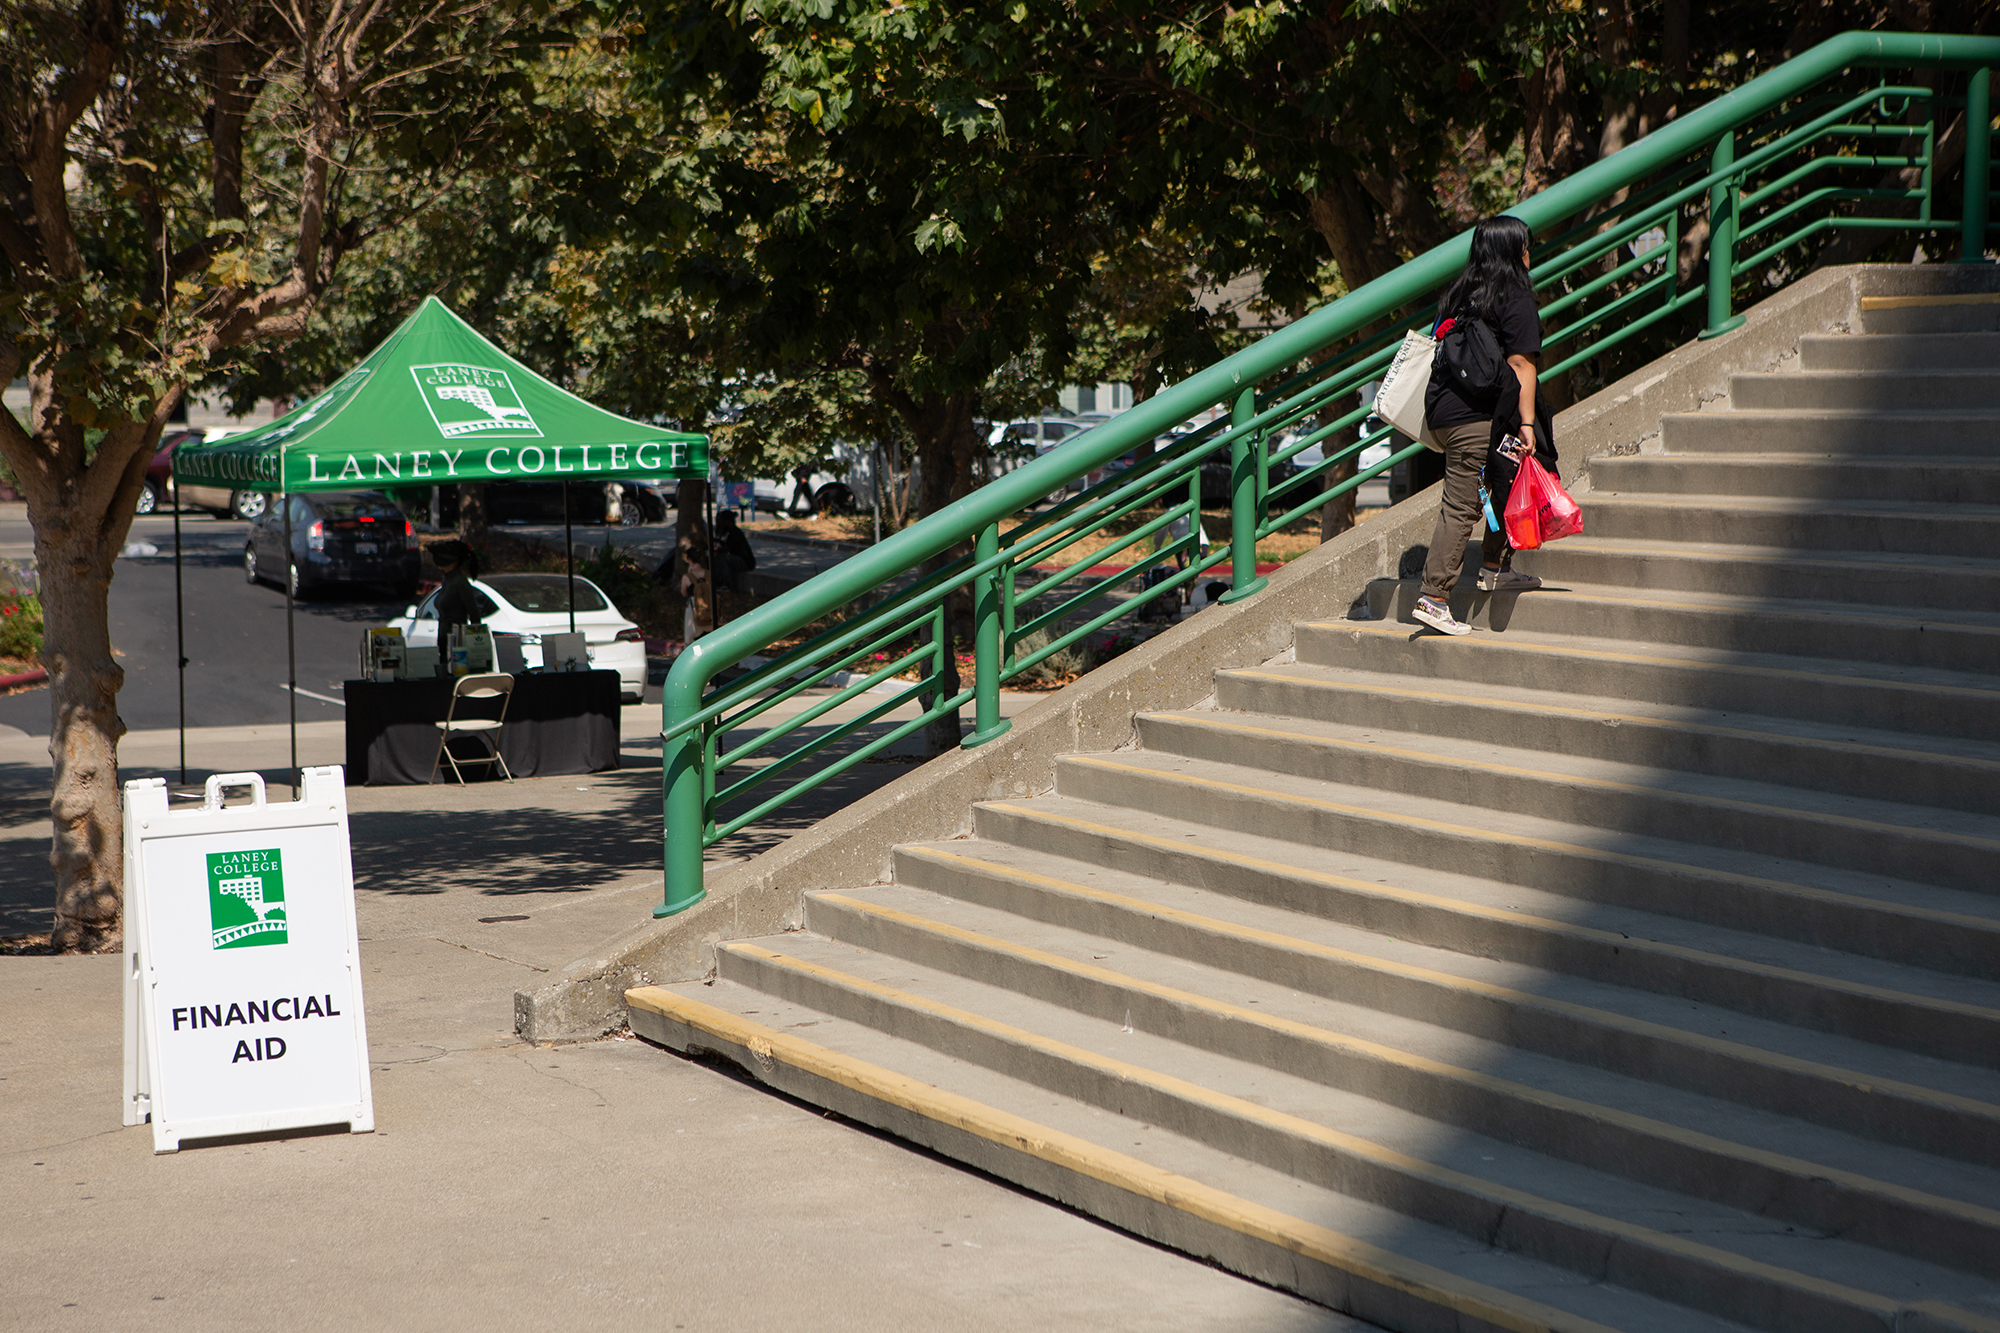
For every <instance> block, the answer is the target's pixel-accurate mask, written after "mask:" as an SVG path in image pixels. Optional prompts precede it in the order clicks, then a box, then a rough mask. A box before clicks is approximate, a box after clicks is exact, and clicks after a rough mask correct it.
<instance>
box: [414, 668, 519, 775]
mask: <svg viewBox="0 0 2000 1333" xmlns="http://www.w3.org/2000/svg"><path fill="white" fill-rule="evenodd" d="M495 695H498V696H499V697H500V716H499V717H460V716H459V715H458V702H459V700H461V699H480V700H485V699H491V698H493V697H494V696H495ZM513 696H514V678H513V677H512V676H509V675H505V674H503V673H499V672H495V673H493V674H490V675H481V676H460V677H459V678H458V682H457V683H456V684H454V685H453V686H452V687H451V706H450V707H449V708H447V709H446V710H445V715H444V721H442V722H440V723H438V724H437V728H438V752H437V757H436V758H435V759H433V760H431V781H432V782H436V781H437V774H438V766H439V765H440V764H445V763H449V764H450V765H451V773H452V776H453V777H455V778H457V779H458V785H459V786H461V787H463V786H464V785H465V774H464V773H463V772H461V771H460V767H461V765H464V766H472V765H477V764H489V765H490V764H498V765H499V766H500V774H501V776H502V777H504V778H506V779H507V781H509V782H512V781H513V780H514V775H513V774H512V773H510V772H508V771H507V761H506V759H505V758H503V757H502V756H501V754H500V726H501V724H502V723H504V722H505V721H506V720H507V705H508V703H509V702H511V701H512V699H513ZM454 736H479V737H481V738H483V739H484V740H485V742H486V744H487V747H488V751H489V752H488V753H487V755H486V757H485V758H483V759H460V758H459V757H458V756H457V755H455V754H453V753H452V752H451V738H452V737H454Z"/></svg>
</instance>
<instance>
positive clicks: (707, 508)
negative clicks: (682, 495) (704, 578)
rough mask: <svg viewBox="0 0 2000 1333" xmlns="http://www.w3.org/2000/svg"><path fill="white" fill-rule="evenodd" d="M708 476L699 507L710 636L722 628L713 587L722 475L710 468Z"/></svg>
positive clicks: (720, 602) (720, 613)
mask: <svg viewBox="0 0 2000 1333" xmlns="http://www.w3.org/2000/svg"><path fill="white" fill-rule="evenodd" d="M708 475H709V478H710V480H709V484H708V485H706V486H704V487H702V488H701V507H702V510H703V512H704V513H705V514H706V515H707V517H706V518H704V519H703V521H702V528H703V532H702V535H703V536H704V537H706V538H707V539H708V550H707V551H706V552H705V553H704V554H703V557H702V563H703V564H705V565H707V566H708V629H709V632H710V633H711V634H712V633H714V632H715V631H716V630H719V629H721V628H722V599H721V598H720V597H718V596H716V587H715V492H716V488H717V487H718V486H720V485H721V484H722V473H721V470H720V469H719V468H714V467H711V468H710V469H709V472H708Z"/></svg>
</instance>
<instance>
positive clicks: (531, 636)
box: [390, 574, 646, 703]
mask: <svg viewBox="0 0 2000 1333" xmlns="http://www.w3.org/2000/svg"><path fill="white" fill-rule="evenodd" d="M472 586H473V588H474V589H475V590H477V591H478V593H479V594H480V598H481V601H480V604H479V609H480V611H481V613H482V614H483V615H484V616H485V622H486V628H488V629H490V630H492V631H493V632H494V633H496V634H518V635H520V636H521V646H522V648H524V649H526V650H527V658H528V662H529V664H530V665H536V664H539V663H540V661H541V656H542V655H541V642H542V636H543V635H544V634H563V633H567V632H568V630H569V625H570V619H569V580H568V579H567V578H565V577H564V576H563V575H561V574H489V575H487V576H486V577H485V578H483V579H474V580H473V581H472ZM439 591H442V589H440V590H439ZM437 597H438V595H437V592H433V593H431V594H430V596H428V597H426V598H424V600H423V601H422V602H419V603H418V604H417V605H415V606H412V607H409V608H407V609H406V610H405V611H404V612H403V615H402V618H401V619H399V620H394V621H391V622H390V624H391V625H392V626H393V627H394V628H397V629H400V630H402V631H403V639H404V641H405V642H407V643H408V644H409V645H410V646H411V647H413V648H422V647H434V646H436V644H437V641H438V622H437V610H436V606H437ZM576 629H577V632H578V633H579V634H581V635H583V645H584V652H585V653H586V654H587V655H588V656H589V658H590V664H591V666H592V667H594V668H595V669H597V670H599V671H616V672H617V673H618V692H619V694H620V695H621V696H622V697H623V699H624V700H625V702H627V703H637V702H638V701H639V700H640V699H641V698H643V697H644V695H645V691H646V640H645V636H644V635H643V634H641V633H640V632H639V627H638V626H637V625H636V624H634V623H633V622H631V621H629V620H627V619H626V618H625V617H624V616H622V615H620V614H618V608H617V607H615V606H613V605H612V604H611V599H610V598H608V597H606V596H605V595H604V593H603V592H602V591H601V590H600V589H599V588H598V586H597V585H596V584H595V583H592V582H591V581H590V580H589V579H585V578H579V579H578V580H577V581H576Z"/></svg>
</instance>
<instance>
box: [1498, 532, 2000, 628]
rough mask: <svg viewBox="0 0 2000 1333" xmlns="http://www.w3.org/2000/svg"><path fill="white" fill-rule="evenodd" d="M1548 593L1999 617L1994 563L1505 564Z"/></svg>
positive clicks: (1663, 546)
mask: <svg viewBox="0 0 2000 1333" xmlns="http://www.w3.org/2000/svg"><path fill="white" fill-rule="evenodd" d="M1514 563H1515V564H1516V565H1517V566H1518V567H1519V568H1521V569H1523V570H1525V571H1527V572H1529V573H1531V574H1537V575H1540V576H1541V577H1542V578H1543V579H1545V580H1548V581H1549V582H1551V583H1596V584H1611V585H1617V586H1620V587H1626V588H1643V589H1652V590H1656V591H1679V592H1719V593H1726V594H1729V595H1731V596H1736V597H1761V598H1774V597H1799V598H1804V599H1807V600H1809V601H1823V602H1848V603H1871V604H1875V605H1886V606H1905V607H1933V606H1934V607H1942V608H1946V609H1951V608H1956V609H1959V610H1965V611H1985V612H1995V611H2000V559H1974V558H1972V557H1969V556H1915V555H1899V554H1896V553H1894V552H1884V551H1822V552H1810V551H1792V550H1786V549H1785V548H1783V547H1776V546H1729V545H1725V544H1723V543H1719V542H1716V543H1710V542H1681V541H1641V540H1637V539H1629V538H1625V539H1621V538H1615V537H1599V536H1597V535H1595V534H1588V535H1584V536H1577V537H1565V538H1564V539H1563V540H1561V541H1559V542H1554V543H1552V544H1550V545H1548V546H1544V547H1542V548H1541V549H1540V550H1536V551H1523V552H1521V553H1520V554H1519V555H1517V556H1516V557H1515V559H1514Z"/></svg>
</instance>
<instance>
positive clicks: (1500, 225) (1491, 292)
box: [1438, 213, 1534, 324]
mask: <svg viewBox="0 0 2000 1333" xmlns="http://www.w3.org/2000/svg"><path fill="white" fill-rule="evenodd" d="M1532 240H1533V237H1532V236H1531V235H1530V233H1529V231H1528V224H1527V223H1525V222H1523V221H1521V219H1519V218H1514V217H1508V216H1507V215H1506V214H1505V213H1502V214H1500V215H1499V216H1498V217H1491V218H1485V219H1483V220H1481V222H1480V223H1479V225H1478V226H1476V227H1474V228H1473V229H1472V258H1470V259H1468V260H1466V262H1465V271H1464V272H1463V273H1461V274H1459V275H1458V277H1456V278H1455V279H1453V280H1452V284H1451V286H1449V287H1447V288H1445V289H1444V295H1443V296H1442V297H1440V298H1439V300H1438V315H1439V316H1440V317H1443V316H1447V315H1477V316H1478V317H1479V318H1481V319H1483V320H1485V321H1486V322H1487V323H1488V324H1492V323H1494V322H1496V321H1497V319H1498V317H1499V314H1500V309H1501V307H1502V306H1504V305H1505V304H1506V303H1507V297H1508V295H1509V294H1510V293H1512V292H1515V291H1524V292H1528V293H1529V294H1530V296H1532V295H1533V292H1534V285H1533V284H1532V283H1530V282H1529V281H1528V268H1527V265H1525V264H1523V263H1522V262H1521V256H1522V255H1523V254H1525V253H1526V252H1527V249H1528V245H1529V243H1530V242H1531V241H1532Z"/></svg>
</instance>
